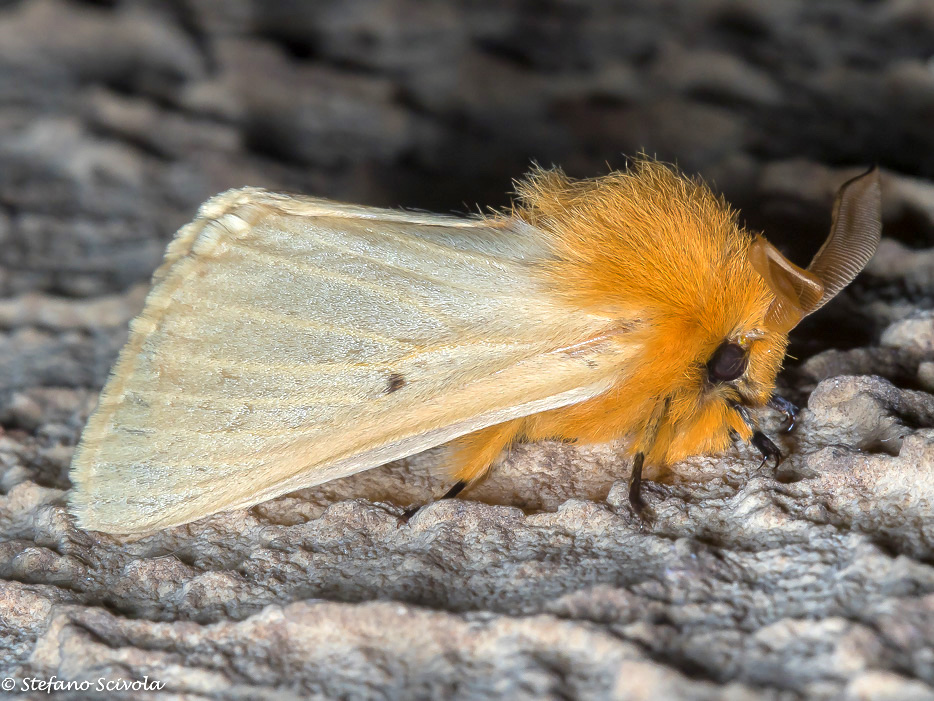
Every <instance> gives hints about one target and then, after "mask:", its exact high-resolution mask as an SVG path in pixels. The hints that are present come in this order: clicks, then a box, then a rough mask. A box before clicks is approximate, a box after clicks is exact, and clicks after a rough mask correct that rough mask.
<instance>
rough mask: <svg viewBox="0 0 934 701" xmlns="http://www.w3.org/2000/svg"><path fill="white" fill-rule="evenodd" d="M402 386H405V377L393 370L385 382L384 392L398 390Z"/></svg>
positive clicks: (390, 392) (389, 392)
mask: <svg viewBox="0 0 934 701" xmlns="http://www.w3.org/2000/svg"><path fill="white" fill-rule="evenodd" d="M403 387H405V377H404V376H402V375H400V374H399V373H397V372H394V373H392V374H391V375H390V376H389V380H388V381H387V382H386V394H392V393H393V392H398V391H399V390H400V389H402V388H403Z"/></svg>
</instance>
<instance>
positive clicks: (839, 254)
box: [808, 166, 882, 314]
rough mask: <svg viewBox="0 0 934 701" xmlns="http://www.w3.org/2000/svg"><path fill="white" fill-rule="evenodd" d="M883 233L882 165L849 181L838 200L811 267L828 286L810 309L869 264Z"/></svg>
mask: <svg viewBox="0 0 934 701" xmlns="http://www.w3.org/2000/svg"><path fill="white" fill-rule="evenodd" d="M881 236H882V186H881V184H880V182H879V168H878V167H877V166H873V167H872V168H870V169H869V170H868V171H866V172H865V173H863V174H862V175H858V176H856V177H855V178H853V179H851V180H848V181H847V182H845V183H844V184H843V185H842V186H841V187H840V189H839V190H838V191H837V196H836V198H835V200H834V206H833V219H832V220H831V225H830V235H829V236H828V237H827V240H826V241H824V245H823V246H821V247H820V250H819V251H818V252H817V253H816V254H815V255H814V259H813V260H812V261H811V264H810V265H809V266H808V272H810V273H813V274H814V275H815V276H817V278H818V279H820V281H821V282H822V283H823V285H824V295H823V296H822V297H821V298H820V300H819V301H818V303H817V305H816V306H815V307H814V308H813V309H810V310H809V311H808V313H809V314H810V313H811V312H814V311H817V310H818V309H820V308H821V307H822V306H824V305H825V304H827V302H829V301H830V300H831V299H833V297H834V296H835V295H836V294H837V293H838V292H839V291H840V290H842V289H843V288H844V287H846V286H847V285H849V284H850V283H851V282H852V281H853V278H855V277H856V276H857V275H858V274H859V272H860V271H861V270H862V269H863V268H865V267H866V264H867V263H868V262H869V259H870V258H872V256H873V255H874V254H875V252H876V248H877V247H878V245H879V239H880V238H881Z"/></svg>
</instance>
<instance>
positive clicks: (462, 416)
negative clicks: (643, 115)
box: [70, 159, 881, 533]
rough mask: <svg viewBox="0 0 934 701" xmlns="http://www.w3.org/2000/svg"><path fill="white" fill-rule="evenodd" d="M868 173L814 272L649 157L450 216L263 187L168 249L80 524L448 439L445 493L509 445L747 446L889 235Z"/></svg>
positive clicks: (555, 172)
mask: <svg viewBox="0 0 934 701" xmlns="http://www.w3.org/2000/svg"><path fill="white" fill-rule="evenodd" d="M880 210H881V194H880V186H879V176H878V173H877V171H876V170H871V171H870V172H868V173H866V174H865V175H862V176H860V177H857V178H855V179H853V180H851V181H849V182H847V183H846V184H844V185H843V186H842V188H841V189H840V191H839V193H838V195H837V200H836V204H835V206H834V211H833V223H832V226H831V230H830V235H829V236H828V238H827V240H826V242H825V243H824V244H823V246H822V247H821V248H820V250H819V251H818V252H817V254H816V255H815V256H814V259H813V260H812V261H811V264H810V265H809V266H808V268H807V269H806V270H805V269H802V268H799V267H798V266H796V265H795V264H793V263H791V262H790V261H788V260H787V259H786V258H785V257H784V256H783V255H782V254H781V253H780V252H779V251H778V250H777V249H776V248H775V247H774V246H772V245H771V244H770V243H768V241H766V240H765V238H763V237H762V236H761V235H752V234H751V233H749V232H747V231H746V230H745V229H744V228H742V227H741V226H740V225H739V224H738V218H737V213H736V212H735V211H734V210H733V209H731V208H730V207H729V206H728V205H727V204H726V203H725V202H724V201H723V200H722V199H720V198H718V197H716V196H715V195H714V194H713V193H712V192H711V190H710V189H708V187H707V186H706V185H705V184H704V183H703V182H701V181H699V180H695V179H691V178H688V177H686V176H684V175H682V174H680V173H678V172H676V171H675V170H674V169H672V168H670V167H669V166H666V165H664V164H661V163H658V162H655V161H652V160H649V159H641V160H638V161H635V162H634V163H633V164H632V165H631V166H630V167H629V168H628V169H627V170H625V171H617V172H612V173H610V174H608V175H606V176H603V177H598V178H595V179H589V180H572V179H570V178H568V177H567V176H566V175H565V174H564V173H563V172H562V171H561V170H559V169H552V170H545V169H535V170H533V171H532V172H531V174H529V175H528V176H527V177H526V178H525V179H524V180H522V181H521V182H519V183H518V185H517V192H516V199H515V201H514V204H513V205H512V207H511V208H510V209H509V210H508V211H505V212H502V213H497V214H491V215H486V216H477V217H455V216H442V215H436V214H422V213H416V212H407V211H393V210H386V209H375V208H370V207H361V206H353V205H348V204H340V203H336V202H331V201H327V200H323V199H316V198H313V197H301V196H293V195H284V194H276V193H273V192H267V191H265V190H262V189H256V188H244V189H239V190H231V191H228V192H226V193H223V194H221V195H218V196H216V197H214V198H213V199H211V200H209V201H208V202H206V203H205V204H204V205H202V206H201V209H200V211H199V214H198V217H197V218H196V219H195V220H194V221H193V222H191V223H190V224H188V225H186V226H184V227H183V228H182V229H181V230H180V231H179V232H178V233H177V234H176V236H175V238H174V240H173V241H172V242H171V243H170V244H169V246H168V249H167V251H166V254H165V259H164V261H163V262H162V264H161V266H160V267H159V268H158V269H157V270H156V272H155V274H154V276H153V284H152V290H151V291H150V293H149V295H148V297H147V299H146V303H145V307H144V309H143V311H142V313H141V314H140V315H139V316H138V317H137V318H136V319H134V320H133V322H132V323H131V325H130V337H129V340H128V342H127V344H126V346H125V347H124V348H123V350H122V351H121V353H120V355H119V358H118V360H117V362H116V364H115V366H114V369H113V372H112V374H111V376H110V378H109V380H108V382H107V384H106V386H105V387H104V389H103V392H102V394H101V396H100V401H99V404H98V407H97V409H96V411H95V412H94V413H93V414H92V416H91V417H90V420H89V421H88V423H87V426H86V428H85V429H84V432H83V435H82V438H81V441H80V444H79V445H78V447H77V450H76V453H75V456H74V460H73V464H72V468H71V479H72V482H73V484H74V489H73V490H72V493H71V502H70V508H71V511H72V513H73V514H74V515H75V516H76V517H77V522H78V524H79V525H80V526H81V527H83V528H86V529H92V530H98V531H105V532H113V533H139V532H146V531H151V530H155V529H159V528H165V527H169V526H175V525H178V524H184V523H187V522H189V521H193V520H195V519H198V518H201V517H203V516H206V515H208V514H212V513H215V512H218V511H223V510H228V509H235V508H241V507H247V506H250V505H253V504H257V503H259V502H262V501H265V500H267V499H271V498H273V497H275V496H278V495H281V494H284V493H287V492H291V491H294V490H296V489H299V488H304V487H310V486H313V485H317V484H321V483H323V482H327V481H329V480H333V479H337V478H339V477H344V476H346V475H351V474H353V473H356V472H360V471H362V470H367V469H369V468H372V467H375V466H377V465H381V464H383V463H387V462H390V461H392V460H398V459H400V458H404V457H406V456H409V455H412V454H414V453H418V452H420V451H423V450H426V449H427V448H431V447H433V446H437V445H440V444H444V443H451V446H452V448H453V450H452V451H451V461H450V470H451V479H452V482H453V485H454V486H453V487H452V488H451V490H450V492H448V494H447V495H446V496H454V495H456V494H457V493H458V492H459V491H460V490H461V489H463V488H465V487H467V486H469V485H471V484H473V483H474V482H476V481H477V480H478V479H480V478H482V477H483V476H484V475H485V474H486V473H487V472H488V470H489V469H490V467H491V465H493V464H494V463H495V461H496V460H497V458H498V456H500V455H501V454H502V453H503V452H504V450H506V449H507V448H508V447H509V446H510V445H511V444H513V443H515V442H516V441H536V440H540V439H562V440H568V441H580V442H601V441H610V440H615V439H623V441H624V445H625V446H626V448H625V450H626V451H627V453H628V455H629V456H631V457H632V472H631V478H630V501H631V502H632V505H633V507H634V508H635V509H636V510H641V509H642V507H643V505H644V504H643V501H642V497H641V495H640V489H641V476H642V467H643V465H644V463H649V464H655V465H659V466H667V465H671V464H672V463H675V462H677V461H678V460H681V459H682V458H685V457H687V456H691V455H696V454H703V453H712V452H717V451H721V450H723V449H725V448H727V447H728V446H729V444H730V442H731V440H733V439H737V438H739V439H742V440H746V441H751V442H752V444H753V445H754V446H755V447H756V448H758V450H759V451H760V452H761V453H762V455H763V462H764V461H765V460H766V459H768V458H770V457H775V459H776V463H777V461H778V460H779V459H780V457H781V456H780V452H779V450H778V448H777V447H776V445H775V444H774V443H773V442H772V441H771V440H770V439H769V438H768V437H767V436H766V435H765V434H764V433H762V432H761V431H760V430H759V429H758V428H757V422H756V416H755V411H754V410H756V409H758V408H761V407H765V406H767V405H768V406H771V407H773V408H777V409H779V410H781V411H783V412H785V413H786V414H787V415H789V417H790V418H791V419H792V420H793V418H794V407H793V405H791V404H790V403H789V402H786V401H784V400H782V399H781V398H779V397H777V396H775V395H774V389H775V378H776V375H777V373H778V371H779V369H780V367H781V364H782V359H783V357H784V354H785V349H786V346H787V343H788V332H789V331H790V330H791V329H792V328H793V327H794V326H795V325H796V324H797V323H798V322H799V321H800V320H801V318H802V317H804V316H805V315H807V314H810V313H812V312H814V311H815V310H817V309H819V308H820V307H821V306H823V305H824V304H825V303H827V302H828V301H829V300H830V299H831V298H833V297H834V295H836V294H837V293H838V292H839V291H840V290H841V289H842V288H843V287H844V286H846V285H847V284H848V283H849V282H850V281H851V280H852V279H853V278H854V277H855V276H856V275H857V273H858V272H859V271H860V270H861V269H862V268H863V267H864V266H865V265H866V263H867V262H868V261H869V259H870V258H871V257H872V255H873V253H874V251H875V249H876V245H877V243H878V241H879V236H880V231H881V214H880Z"/></svg>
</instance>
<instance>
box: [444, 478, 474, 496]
mask: <svg viewBox="0 0 934 701" xmlns="http://www.w3.org/2000/svg"><path fill="white" fill-rule="evenodd" d="M468 484H469V482H465V481H464V480H458V481H457V482H455V483H454V486H453V487H451V488H450V489H449V490H448V491H446V492H445V493H444V496H442V497H441V499H453V498H454V497H456V496H457V495H458V494H460V493H461V492H462V491H464V487H466V486H467V485H468Z"/></svg>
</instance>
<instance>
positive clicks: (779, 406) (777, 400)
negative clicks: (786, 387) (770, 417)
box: [768, 394, 798, 433]
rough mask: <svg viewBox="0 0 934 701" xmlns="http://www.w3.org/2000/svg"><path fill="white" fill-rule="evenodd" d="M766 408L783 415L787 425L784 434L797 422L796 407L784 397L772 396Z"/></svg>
mask: <svg viewBox="0 0 934 701" xmlns="http://www.w3.org/2000/svg"><path fill="white" fill-rule="evenodd" d="M768 406H769V408H771V409H775V411H779V412H781V413H782V414H784V415H785V421H786V422H787V423H788V425H787V426H786V427H785V432H786V433H787V432H789V431H791V429H793V428H794V427H795V422H796V421H797V420H798V407H797V406H796V405H794V404H792V403H791V402H789V401H788V400H787V399H785V398H784V397H779V396H778V395H777V394H773V395H772V396H771V397H770V398H769V402H768Z"/></svg>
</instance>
